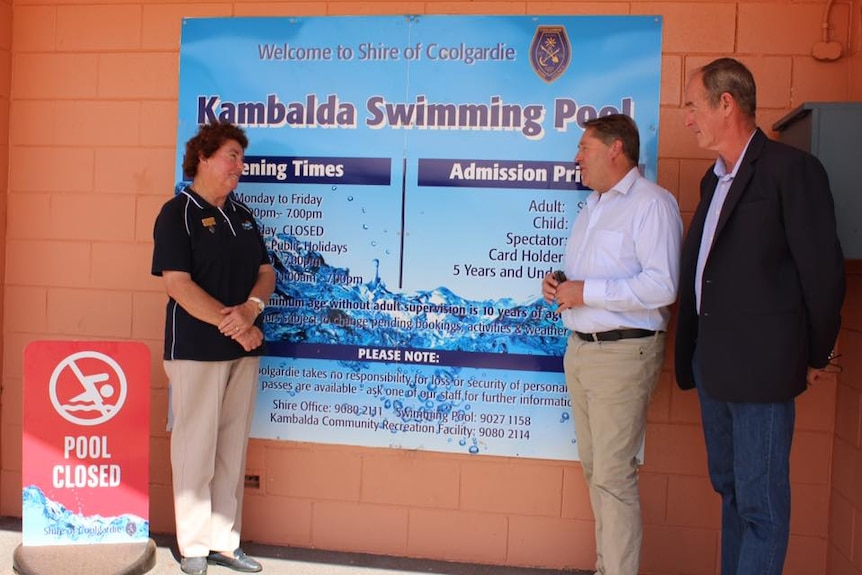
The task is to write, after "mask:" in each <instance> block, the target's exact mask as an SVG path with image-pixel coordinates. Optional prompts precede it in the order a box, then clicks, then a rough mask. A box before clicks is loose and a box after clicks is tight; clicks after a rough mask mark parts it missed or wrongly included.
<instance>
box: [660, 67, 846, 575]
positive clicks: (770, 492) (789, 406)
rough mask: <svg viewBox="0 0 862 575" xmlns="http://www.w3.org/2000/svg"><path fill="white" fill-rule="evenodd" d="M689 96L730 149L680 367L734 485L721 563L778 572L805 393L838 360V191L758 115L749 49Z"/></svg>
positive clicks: (686, 261)
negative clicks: (745, 59) (798, 403)
mask: <svg viewBox="0 0 862 575" xmlns="http://www.w3.org/2000/svg"><path fill="white" fill-rule="evenodd" d="M685 108H686V113H685V124H686V126H687V127H688V128H689V129H691V130H692V131H693V132H694V134H695V136H696V137H697V140H698V144H699V146H700V147H701V148H704V149H708V150H711V151H714V152H716V153H717V154H718V158H717V160H716V162H715V164H714V165H713V166H712V167H710V169H709V170H707V172H706V174H705V175H704V177H703V180H702V181H701V185H700V196H701V199H700V203H699V205H698V207H697V209H696V211H695V213H694V217H693V219H692V222H691V225H690V229H689V232H688V235H687V237H686V239H685V242H684V244H683V249H682V260H681V268H680V289H679V311H678V320H677V332H676V348H675V362H676V378H677V382H678V384H679V386H680V387H681V388H682V389H691V388H695V387H696V388H697V391H698V396H699V398H700V404H701V415H702V419H703V430H704V436H705V439H706V448H707V459H708V467H709V476H710V480H711V481H712V485H713V487H714V489H715V490H716V491H717V492H718V493H719V494H720V495H721V497H722V552H721V564H722V567H721V573H722V575H748V574H751V575H754V574H757V575H780V574H781V571H782V568H783V565H784V558H785V554H786V551H787V541H788V538H789V523H790V479H789V473H790V471H789V459H790V444H791V440H792V437H793V426H794V418H795V404H794V398H795V397H796V396H797V395H799V394H800V393H802V392H803V391H805V389H806V386H807V385H810V384H813V383H814V382H815V380H816V379H817V377H818V376H819V374H820V373H822V369H823V368H824V367H826V366H827V364H828V363H829V360H830V359H831V356H832V350H833V346H834V344H835V340H836V337H837V335H838V330H839V326H840V323H841V319H840V310H841V304H842V301H843V298H844V260H843V255H842V252H841V247H840V245H839V243H838V237H837V233H836V226H835V213H834V206H833V201H832V195H831V192H830V190H829V181H828V178H827V175H826V172H825V170H824V168H823V166H822V165H821V163H820V162H819V161H818V160H817V158H815V157H814V156H812V155H810V154H808V153H806V152H803V151H801V150H797V149H796V148H793V147H790V146H787V145H784V144H782V143H779V142H775V141H772V140H770V139H768V138H767V137H766V135H765V134H764V133H763V132H762V131H761V130H760V129H759V128H757V125H756V123H755V109H756V88H755V83H754V78H753V77H752V75H751V72H749V70H748V69H747V68H746V67H745V66H744V65H743V64H741V63H740V62H738V61H736V60H733V59H730V58H721V59H719V60H716V61H714V62H711V63H710V64H707V65H706V66H704V67H703V68H701V69H699V70H697V71H695V72H694V74H693V75H692V76H691V78H690V79H689V81H688V83H687V85H686V88H685Z"/></svg>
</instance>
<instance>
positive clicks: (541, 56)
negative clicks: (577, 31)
mask: <svg viewBox="0 0 862 575" xmlns="http://www.w3.org/2000/svg"><path fill="white" fill-rule="evenodd" d="M571 60H572V46H571V44H570V43H569V36H568V35H567V34H566V28H565V27H564V26H538V27H537V28H536V34H535V35H534V36H533V42H532V43H531V44H530V66H532V67H533V71H534V72H535V73H536V74H537V75H538V76H539V78H541V79H542V80H544V81H545V82H547V83H549V84H550V83H551V82H553V81H554V80H556V79H557V78H559V77H561V76H562V75H563V73H564V72H565V71H566V68H568V67H569V62H571Z"/></svg>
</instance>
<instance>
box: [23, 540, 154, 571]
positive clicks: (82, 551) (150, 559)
mask: <svg viewBox="0 0 862 575" xmlns="http://www.w3.org/2000/svg"><path fill="white" fill-rule="evenodd" d="M155 565H156V543H155V541H153V540H152V539H148V540H147V541H146V542H144V541H141V542H140V543H105V544H98V545H44V546H32V545H31V546H27V547H25V546H24V545H23V544H22V545H18V547H16V548H15V553H14V554H13V558H12V567H13V568H14V569H15V573H18V575H92V574H93V573H98V574H99V575H143V573H146V572H147V571H149V570H150V569H152V568H153V567H155Z"/></svg>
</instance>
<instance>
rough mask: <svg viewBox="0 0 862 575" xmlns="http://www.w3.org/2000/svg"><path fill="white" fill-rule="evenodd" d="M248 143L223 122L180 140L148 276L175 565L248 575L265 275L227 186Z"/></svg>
mask: <svg viewBox="0 0 862 575" xmlns="http://www.w3.org/2000/svg"><path fill="white" fill-rule="evenodd" d="M247 147H248V139H247V138H246V135H245V132H244V131H243V130H242V129H241V128H239V127H237V126H234V125H232V124H229V123H216V124H206V125H203V126H201V127H200V129H199V130H198V132H197V134H195V136H194V137H192V138H191V139H190V140H189V141H188V142H186V150H185V157H184V158H183V172H184V174H185V176H186V177H187V178H192V183H191V185H190V186H187V187H186V188H185V189H183V190H182V191H181V192H180V193H179V194H177V195H176V196H175V197H174V198H172V199H171V200H169V201H168V202H167V203H165V205H164V206H163V207H162V210H161V212H160V213H159V215H158V217H157V218H156V223H155V229H154V232H153V238H154V249H153V267H152V273H153V274H154V275H157V276H161V277H162V278H164V283H165V288H166V290H167V294H168V296H169V299H168V304H167V318H166V321H165V353H164V360H165V361H164V365H165V372H166V373H167V375H168V378H169V380H170V385H171V408H172V412H173V429H172V434H171V467H172V470H173V488H174V509H175V517H176V531H177V544H178V547H179V550H180V554H181V555H182V562H181V569H182V571H183V572H184V573H188V574H189V575H203V574H204V573H206V570H207V564H208V563H209V564H215V565H224V566H226V567H230V568H231V569H234V570H236V571H243V572H249V573H251V572H257V571H260V570H261V569H262V567H261V565H260V563H258V562H257V561H255V560H254V559H252V558H251V557H249V556H247V555H246V554H245V553H244V552H243V551H242V549H241V548H240V546H239V542H240V528H241V524H242V496H243V486H244V483H243V479H244V473H245V458H246V446H247V444H248V433H249V429H250V427H251V419H252V414H253V411H254V401H255V395H256V393H257V379H258V377H257V376H258V365H259V363H260V356H261V355H262V354H263V329H262V328H263V318H262V317H261V312H262V311H263V308H264V302H266V301H268V300H269V297H270V295H271V294H272V291H273V289H274V287H275V272H274V270H273V267H272V265H271V264H270V260H269V255H268V254H267V250H266V247H265V245H264V242H263V238H262V237H261V234H260V230H259V229H258V226H257V223H256V222H255V219H254V217H253V215H252V212H251V210H250V209H249V208H248V207H247V206H246V205H245V204H243V203H242V202H240V201H238V200H237V199H236V198H235V197H234V195H233V193H232V192H233V190H234V189H235V188H236V185H237V183H238V182H239V178H240V175H241V174H242V171H243V154H244V150H245V149H246V148H247Z"/></svg>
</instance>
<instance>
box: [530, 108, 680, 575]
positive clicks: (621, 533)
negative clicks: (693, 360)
mask: <svg viewBox="0 0 862 575" xmlns="http://www.w3.org/2000/svg"><path fill="white" fill-rule="evenodd" d="M639 155H640V139H639V136H638V131H637V126H636V125H635V123H634V121H633V120H632V119H631V118H629V117H628V116H625V115H622V114H613V115H609V116H603V117H601V118H597V119H594V120H590V121H588V122H586V123H585V125H584V134H583V137H582V138H581V142H580V145H579V146H578V154H577V156H576V157H575V161H576V162H577V163H578V164H579V166H580V173H581V181H582V182H583V183H584V184H585V185H587V186H589V187H590V188H592V190H593V193H592V194H590V196H589V197H588V198H587V202H586V206H585V207H584V209H583V211H582V212H581V213H580V214H579V215H578V217H577V219H576V220H575V222H574V225H573V227H572V233H571V236H570V237H569V241H568V244H567V246H566V259H565V269H564V270H563V271H564V273H565V278H566V279H564V280H563V281H560V280H561V279H563V278H558V277H554V274H548V275H547V276H546V277H545V278H544V281H543V283H542V293H543V296H544V298H545V300H546V301H548V302H556V304H557V305H558V308H557V309H558V311H559V312H560V313H561V315H562V319H563V323H564V325H565V326H566V327H567V328H569V329H570V330H572V334H571V336H570V337H569V341H568V345H567V348H566V355H565V358H564V369H565V373H566V385H567V386H568V390H569V395H570V396H571V401H572V413H573V415H574V420H575V431H576V434H577V441H578V453H579V455H580V459H581V465H582V467H583V470H584V477H585V478H586V482H587V486H588V487H589V491H590V501H591V503H592V507H593V515H594V517H595V520H596V573H597V574H599V575H637V573H638V567H639V564H640V548H641V539H642V527H641V513H640V499H639V496H638V454H639V452H640V448H641V445H642V444H643V438H644V432H645V430H646V411H647V406H648V404H649V399H650V395H651V394H652V392H653V390H654V389H655V387H656V384H657V383H658V378H659V373H660V372H661V368H662V364H663V363H664V351H665V330H666V329H667V323H668V318H669V315H670V312H669V306H670V305H671V304H672V303H673V302H674V300H675V299H676V294H677V286H678V281H679V255H680V244H681V240H682V220H681V218H680V213H679V206H678V205H677V202H676V199H675V198H674V197H673V196H672V195H671V194H670V192H668V191H667V190H665V189H663V188H661V187H660V186H658V185H656V184H655V183H653V182H650V181H648V180H646V179H645V178H644V177H643V176H641V174H640V172H639V171H638V158H639Z"/></svg>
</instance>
